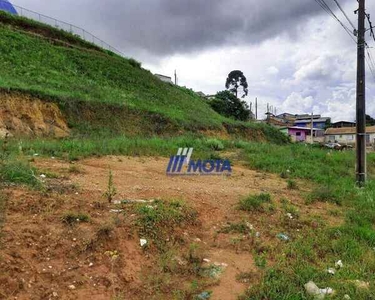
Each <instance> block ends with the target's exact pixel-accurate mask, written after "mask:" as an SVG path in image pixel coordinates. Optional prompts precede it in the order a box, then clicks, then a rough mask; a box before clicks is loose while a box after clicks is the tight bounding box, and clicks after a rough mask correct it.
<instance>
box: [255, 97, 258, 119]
mask: <svg viewBox="0 0 375 300" xmlns="http://www.w3.org/2000/svg"><path fill="white" fill-rule="evenodd" d="M255 120H258V98H255Z"/></svg>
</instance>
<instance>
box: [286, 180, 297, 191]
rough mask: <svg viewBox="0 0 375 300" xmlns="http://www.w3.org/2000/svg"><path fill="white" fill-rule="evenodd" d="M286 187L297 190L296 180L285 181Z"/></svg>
mask: <svg viewBox="0 0 375 300" xmlns="http://www.w3.org/2000/svg"><path fill="white" fill-rule="evenodd" d="M287 185H288V186H287V187H288V189H289V190H297V189H298V185H297V182H296V181H294V180H293V179H288V181H287Z"/></svg>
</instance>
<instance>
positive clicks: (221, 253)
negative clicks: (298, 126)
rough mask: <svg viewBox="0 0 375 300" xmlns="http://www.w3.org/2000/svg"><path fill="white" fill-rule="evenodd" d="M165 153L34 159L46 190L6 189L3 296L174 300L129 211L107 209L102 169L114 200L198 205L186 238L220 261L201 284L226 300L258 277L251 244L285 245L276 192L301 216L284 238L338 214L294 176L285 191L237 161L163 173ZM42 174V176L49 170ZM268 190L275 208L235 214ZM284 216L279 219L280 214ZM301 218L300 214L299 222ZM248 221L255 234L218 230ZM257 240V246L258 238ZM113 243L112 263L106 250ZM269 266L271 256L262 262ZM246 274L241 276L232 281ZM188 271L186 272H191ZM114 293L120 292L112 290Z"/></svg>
mask: <svg viewBox="0 0 375 300" xmlns="http://www.w3.org/2000/svg"><path fill="white" fill-rule="evenodd" d="M167 162H168V161H167V159H164V158H131V157H105V158H92V159H86V160H82V161H79V162H75V163H74V165H72V164H71V163H68V162H65V161H60V160H55V159H42V158H38V159H37V160H36V161H35V165H36V166H37V167H38V168H39V169H40V170H42V172H43V171H44V172H45V173H46V174H47V175H48V174H53V176H52V175H50V176H49V177H57V178H51V179H48V178H47V179H45V180H46V182H47V183H48V186H49V190H48V191H44V192H40V191H32V190H30V189H27V188H16V187H10V188H8V189H7V190H6V193H7V195H8V204H7V207H8V208H7V212H6V222H5V224H4V228H3V233H2V240H1V244H0V245H1V248H0V270H1V272H0V299H87V298H90V299H175V297H174V296H173V295H172V294H170V295H168V293H164V294H163V295H162V296H160V295H159V294H156V293H153V291H152V289H151V290H150V287H149V284H148V281H147V280H146V279H145V276H146V277H147V274H151V273H152V270H154V271H155V261H156V258H155V257H154V253H151V252H150V253H148V252H147V251H144V249H142V248H141V247H140V245H139V236H137V234H136V233H134V230H133V229H132V218H134V215H126V214H123V213H116V212H113V211H110V210H111V209H114V207H113V205H111V204H109V203H108V202H106V200H105V199H104V198H103V196H102V195H103V193H104V192H105V190H106V187H107V184H108V172H109V171H108V170H109V168H110V169H111V170H112V172H113V179H114V185H115V187H116V189H117V195H116V197H115V198H116V199H118V200H120V199H145V200H149V199H164V200H171V199H182V200H184V201H186V203H188V204H189V205H190V206H192V207H193V208H195V209H196V210H197V212H198V214H199V215H198V218H199V221H200V225H199V226H198V227H191V228H186V231H185V232H184V234H183V235H184V238H185V239H186V240H187V241H188V242H195V243H198V244H200V245H201V247H202V249H203V250H204V255H205V256H204V257H205V261H206V263H208V262H210V263H216V264H218V265H221V266H224V267H223V272H222V273H221V275H220V277H219V279H218V280H217V281H216V282H215V284H213V285H212V286H210V287H208V288H206V290H209V291H212V296H211V299H214V300H231V299H237V297H238V296H239V295H241V294H243V293H244V292H245V290H246V289H247V288H248V287H249V286H250V285H252V284H255V283H257V282H259V280H260V279H261V276H262V271H261V270H260V269H259V268H258V267H257V266H256V265H255V262H254V257H253V255H254V251H255V252H256V251H260V250H259V248H261V247H262V246H263V245H272V246H273V247H282V246H283V244H284V243H285V242H283V241H280V240H278V239H277V238H276V235H277V234H278V233H280V230H282V229H281V228H280V226H279V225H278V224H279V223H280V222H289V221H285V218H286V216H285V215H286V213H285V211H283V210H282V209H281V208H280V207H281V204H280V203H281V200H282V199H287V200H288V201H290V203H291V204H292V205H293V206H294V207H296V208H297V209H298V210H299V214H300V217H299V220H295V219H293V220H290V222H296V223H295V224H294V226H292V227H291V228H294V232H287V233H288V234H289V235H290V236H293V235H298V234H299V230H298V228H299V225H298V224H299V222H301V223H302V222H309V220H312V219H313V218H314V216H315V217H319V218H323V219H324V220H325V222H330V223H336V222H339V221H338V218H337V217H333V216H331V215H329V213H328V212H329V211H330V210H331V209H336V207H334V206H332V205H330V204H322V203H318V204H313V205H309V206H307V205H305V204H304V198H303V194H304V193H305V192H307V191H308V190H309V187H306V184H305V183H303V182H301V183H299V186H300V188H299V189H298V190H289V189H287V183H286V180H285V179H281V178H280V177H279V176H277V175H271V174H266V173H262V172H258V171H253V170H249V169H247V168H246V167H244V166H241V165H238V164H237V165H236V164H235V165H234V170H233V175H232V176H230V177H225V176H223V177H221V176H220V177H219V176H194V177H192V176H190V177H168V176H166V174H165V169H166V166H167ZM47 177H48V176H47ZM261 192H265V193H269V194H271V196H272V199H273V201H274V203H275V206H276V208H277V209H276V211H275V212H273V213H267V214H265V213H255V212H251V213H249V212H242V211H239V210H238V209H237V208H236V206H237V203H238V201H239V200H240V199H241V198H242V197H245V196H247V195H249V194H259V193H261ZM67 211H74V212H85V213H87V214H89V215H90V216H91V221H90V222H88V223H84V222H81V223H80V224H79V225H77V226H67V224H64V222H62V221H61V217H62V215H63V214H64V212H67ZM281 220H282V221H281ZM302 220H303V221H302ZM109 221H111V222H114V223H115V224H116V228H115V230H114V231H113V232H111V233H110V235H109V237H108V236H106V237H101V236H100V234H99V233H98V232H101V231H100V228H103V226H104V225H105V224H107V223H108V222H109ZM239 221H245V222H247V224H251V226H252V227H253V228H254V229H253V230H254V232H257V233H256V237H251V238H249V237H248V236H245V235H244V234H241V233H231V232H229V233H223V232H221V229H222V228H225V226H228V224H231V223H236V222H239ZM259 245H261V246H259ZM114 250H116V251H118V253H119V259H118V260H117V261H116V264H113V263H111V260H110V258H109V257H108V254H106V253H107V251H114ZM269 263H270V264H272V259H271V260H270V261H269ZM241 274H250V275H248V277H249V276H250V278H247V280H238V278H237V277H238V276H239V275H241ZM187 279H189V280H190V279H191V278H190V277H189V278H187ZM115 295H121V297H122V298H119V296H118V298H115V297H114V296H115Z"/></svg>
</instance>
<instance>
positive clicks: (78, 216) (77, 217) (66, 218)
mask: <svg viewBox="0 0 375 300" xmlns="http://www.w3.org/2000/svg"><path fill="white" fill-rule="evenodd" d="M61 219H62V221H63V222H65V223H67V224H69V225H73V224H74V223H76V222H89V221H90V216H89V215H87V214H83V213H73V212H66V213H65V214H64V215H63V216H62V218H61Z"/></svg>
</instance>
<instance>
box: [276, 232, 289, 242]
mask: <svg viewBox="0 0 375 300" xmlns="http://www.w3.org/2000/svg"><path fill="white" fill-rule="evenodd" d="M276 237H277V238H278V239H280V240H282V241H286V242H287V241H289V236H287V235H286V234H284V233H279V234H278V235H277V236H276Z"/></svg>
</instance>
